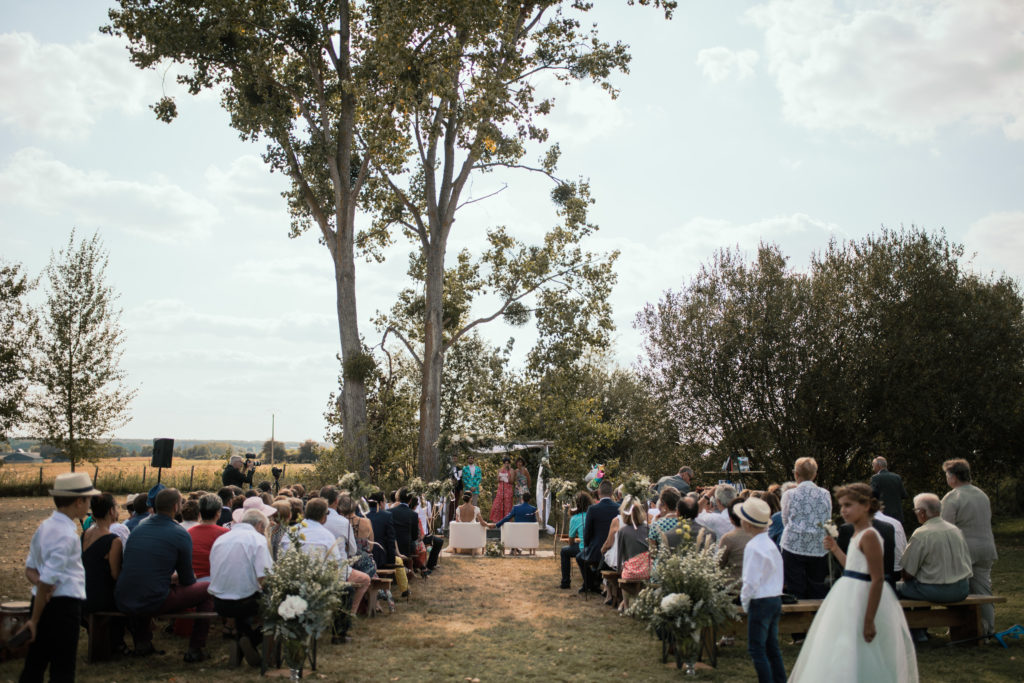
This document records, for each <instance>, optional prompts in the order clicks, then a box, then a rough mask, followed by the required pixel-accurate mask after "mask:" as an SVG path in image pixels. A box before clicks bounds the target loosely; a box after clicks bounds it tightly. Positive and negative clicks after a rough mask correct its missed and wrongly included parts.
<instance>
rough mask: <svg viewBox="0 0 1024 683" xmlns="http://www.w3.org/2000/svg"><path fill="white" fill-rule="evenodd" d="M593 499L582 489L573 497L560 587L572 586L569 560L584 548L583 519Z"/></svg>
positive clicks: (563, 552)
mask: <svg viewBox="0 0 1024 683" xmlns="http://www.w3.org/2000/svg"><path fill="white" fill-rule="evenodd" d="M592 502H593V499H592V498H591V497H590V495H589V494H588V493H587V492H586V491H580V492H579V493H577V494H576V497H575V498H573V505H572V509H571V512H572V516H571V517H570V518H569V543H568V544H567V545H565V546H562V550H561V553H560V555H561V562H562V583H561V584H559V588H570V587H571V586H572V581H571V578H570V574H571V573H572V570H571V566H572V565H570V564H569V562H570V561H571V560H573V559H575V558H576V556H577V555H579V554H580V551H581V550H582V548H581V547H580V540H581V539H582V537H583V520H584V519H585V518H586V516H587V508H589V507H590V504H591V503H592ZM478 514H479V513H478Z"/></svg>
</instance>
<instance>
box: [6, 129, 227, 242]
mask: <svg viewBox="0 0 1024 683" xmlns="http://www.w3.org/2000/svg"><path fill="white" fill-rule="evenodd" d="M3 204H16V205H21V206H25V207H28V208H29V209H31V210H34V211H38V212H39V213H42V214H48V215H65V216H67V219H68V224H69V226H70V225H80V226H82V227H94V226H95V227H105V228H117V229H121V230H124V231H126V232H130V233H134V234H138V235H142V236H144V237H147V238H149V239H153V240H155V241H158V242H164V243H171V242H183V241H184V242H188V241H194V240H197V239H203V238H205V237H206V236H207V235H208V234H209V232H210V229H211V227H212V226H213V225H215V224H217V223H219V222H220V215H219V212H218V210H217V207H215V206H214V205H213V204H211V203H210V202H208V201H206V200H204V199H200V198H199V197H196V196H195V195H194V194H192V193H190V192H188V191H187V190H185V189H183V188H182V187H180V186H179V185H176V184H174V183H171V182H170V181H168V180H166V179H164V178H155V179H154V180H153V181H152V182H148V183H147V182H142V181H140V180H123V179H119V178H113V177H111V176H110V175H109V174H108V173H106V172H105V171H95V170H94V171H86V170H82V169H78V168H72V167H71V166H68V165H67V164H65V163H64V162H62V161H58V160H56V159H54V158H52V157H51V156H50V155H49V154H48V153H46V152H44V151H42V150H39V149H35V148H31V147H30V148H25V149H21V150H18V151H17V152H15V153H14V154H12V155H11V157H10V158H9V159H8V161H7V164H6V165H5V166H4V168H3V169H2V170H0V205H3Z"/></svg>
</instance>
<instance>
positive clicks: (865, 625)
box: [789, 484, 918, 683]
mask: <svg viewBox="0 0 1024 683" xmlns="http://www.w3.org/2000/svg"><path fill="white" fill-rule="evenodd" d="M835 494H836V499H838V501H839V505H840V513H841V514H842V516H843V519H845V520H846V521H847V522H848V523H850V524H852V525H853V530H854V535H853V538H852V539H850V546H849V555H846V554H845V553H843V551H842V550H840V549H839V546H838V545H837V544H836V542H835V539H834V538H832V537H831V536H828V535H826V536H825V548H826V549H827V550H829V551H831V552H832V554H833V555H834V556H835V557H836V559H837V560H838V561H839V563H840V564H841V565H843V567H844V568H845V570H844V571H843V576H842V577H841V578H840V579H839V580H838V581H837V582H836V583H835V584H834V585H833V586H832V590H831V591H829V593H828V596H827V597H826V598H825V600H824V601H823V602H822V603H821V607H820V608H819V609H818V613H817V614H816V615H815V617H814V623H812V624H811V630H810V631H809V632H808V633H807V639H806V640H805V641H804V645H803V648H801V650H800V656H799V658H798V659H797V661H796V666H795V667H794V668H793V671H792V674H791V675H790V678H789V680H790V681H791V682H792V681H807V682H811V681H813V682H814V683H818V682H820V681H829V683H846V682H849V683H855V682H858V681H869V682H870V683H885V682H886V681H893V682H899V683H905V682H907V681H910V682H915V683H916V681H917V680H918V677H917V653H916V652H915V650H914V642H913V640H912V639H911V637H910V631H909V629H908V628H907V621H906V619H905V618H904V617H903V608H902V607H900V603H899V600H897V598H896V593H895V592H893V590H892V587H891V586H889V585H888V584H887V583H886V582H885V580H884V579H883V572H882V539H881V537H880V536H879V535H878V532H877V531H875V530H874V529H873V528H872V527H871V518H872V516H873V515H874V513H875V512H876V511H877V510H878V508H879V503H878V500H877V499H875V498H874V497H873V496H872V493H871V487H870V486H868V485H867V484H850V485H848V486H840V487H838V488H837V489H836V492H835Z"/></svg>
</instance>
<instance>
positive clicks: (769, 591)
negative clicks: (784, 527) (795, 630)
mask: <svg viewBox="0 0 1024 683" xmlns="http://www.w3.org/2000/svg"><path fill="white" fill-rule="evenodd" d="M736 510H737V511H738V513H739V514H738V515H737V516H738V517H739V518H740V525H741V526H742V527H743V530H744V531H746V532H747V533H749V534H750V535H751V536H752V538H751V539H750V541H749V542H748V543H747V545H746V548H745V549H744V551H743V588H742V590H741V591H740V602H741V603H742V604H743V611H744V612H746V613H747V652H749V653H750V658H751V659H752V660H754V669H755V670H756V671H757V680H758V683H785V681H786V667H785V664H783V662H782V651H781V650H780V649H779V633H778V631H779V616H780V615H781V614H782V554H781V553H780V552H779V549H778V547H776V545H775V543H773V542H772V539H771V538H769V537H768V534H767V531H768V525H769V524H771V521H772V511H771V508H770V507H768V503H766V502H764V501H763V500H761V499H760V498H748V499H747V500H746V501H745V502H744V503H743V504H742V505H739V506H737V508H736Z"/></svg>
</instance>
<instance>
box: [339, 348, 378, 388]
mask: <svg viewBox="0 0 1024 683" xmlns="http://www.w3.org/2000/svg"><path fill="white" fill-rule="evenodd" d="M342 367H343V370H342V373H341V376H342V379H343V380H354V381H356V382H359V383H360V384H365V383H366V380H367V379H369V378H370V375H372V374H373V371H374V369H375V367H376V362H375V361H374V360H373V356H372V355H370V354H368V353H357V354H354V355H353V356H352V357H351V358H347V359H345V361H344V362H343V363H342Z"/></svg>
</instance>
